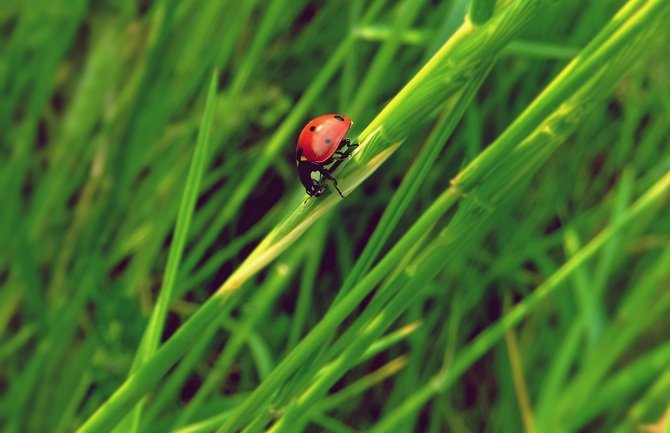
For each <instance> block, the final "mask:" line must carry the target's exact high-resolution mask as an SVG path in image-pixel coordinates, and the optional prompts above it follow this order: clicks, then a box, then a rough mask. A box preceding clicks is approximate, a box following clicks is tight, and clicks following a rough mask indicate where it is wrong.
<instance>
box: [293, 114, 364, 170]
mask: <svg viewBox="0 0 670 433" xmlns="http://www.w3.org/2000/svg"><path fill="white" fill-rule="evenodd" d="M351 124H352V122H351V119H349V118H348V117H346V116H343V115H341V114H325V115H323V116H319V117H317V118H316V119H313V120H311V121H310V122H309V123H307V125H306V126H305V127H304V128H303V129H302V132H301V133H300V137H299V138H298V147H297V149H296V156H297V158H296V159H298V160H300V161H311V162H316V163H321V162H324V161H326V160H327V159H328V158H330V157H331V156H332V155H333V153H335V151H336V150H337V148H338V146H339V145H340V142H341V141H342V139H344V136H345V135H346V134H347V131H348V130H349V128H350V127H351Z"/></svg>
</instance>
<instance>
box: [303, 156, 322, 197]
mask: <svg viewBox="0 0 670 433" xmlns="http://www.w3.org/2000/svg"><path fill="white" fill-rule="evenodd" d="M296 164H297V167H298V174H299V175H300V181H301V182H302V185H303V186H304V187H305V192H307V194H309V195H311V196H315V197H318V196H320V195H321V194H323V192H324V191H325V190H326V188H327V187H328V185H326V184H325V183H323V182H321V170H322V167H321V166H320V165H319V164H317V163H315V162H311V161H304V160H303V161H300V160H297V161H296Z"/></svg>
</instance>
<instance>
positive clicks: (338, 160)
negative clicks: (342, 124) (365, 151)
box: [324, 138, 358, 173]
mask: <svg viewBox="0 0 670 433" xmlns="http://www.w3.org/2000/svg"><path fill="white" fill-rule="evenodd" d="M344 147H346V149H345V150H344V151H341V150H340V149H342V148H344ZM357 147H358V144H357V143H354V144H351V142H350V141H349V139H348V138H345V139H344V140H342V141H341V142H340V145H339V146H338V147H337V149H338V150H337V151H336V152H335V153H334V154H333V156H331V157H330V158H329V159H328V161H326V162H325V163H324V165H328V164H330V163H331V162H333V165H331V166H330V167H329V168H328V171H330V172H331V173H332V172H334V171H335V169H336V168H337V167H339V166H340V164H342V161H344V160H345V159H347V158H349V157H350V156H351V153H352V152H353V151H354V149H356V148H357Z"/></svg>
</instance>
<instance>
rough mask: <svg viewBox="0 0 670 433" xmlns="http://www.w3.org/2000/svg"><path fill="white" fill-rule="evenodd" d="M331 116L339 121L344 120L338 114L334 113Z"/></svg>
mask: <svg viewBox="0 0 670 433" xmlns="http://www.w3.org/2000/svg"><path fill="white" fill-rule="evenodd" d="M333 117H335V118H336V119H337V120H339V121H340V122H344V117H342V116H340V115H339V114H336V115H335V116H333Z"/></svg>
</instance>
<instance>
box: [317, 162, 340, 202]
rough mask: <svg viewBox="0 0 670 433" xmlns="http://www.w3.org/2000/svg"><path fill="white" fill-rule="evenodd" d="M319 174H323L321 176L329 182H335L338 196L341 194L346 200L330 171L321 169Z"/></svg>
mask: <svg viewBox="0 0 670 433" xmlns="http://www.w3.org/2000/svg"><path fill="white" fill-rule="evenodd" d="M319 173H321V175H322V176H323V177H325V178H326V179H328V180H329V181H331V182H333V186H334V187H335V189H336V190H337V192H338V194H340V197H342V198H344V196H343V195H342V191H340V189H339V188H338V187H337V179H335V178H334V177H333V175H332V174H330V170H326V169H325V168H324V167H319Z"/></svg>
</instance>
